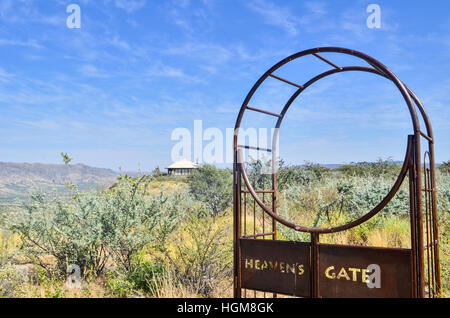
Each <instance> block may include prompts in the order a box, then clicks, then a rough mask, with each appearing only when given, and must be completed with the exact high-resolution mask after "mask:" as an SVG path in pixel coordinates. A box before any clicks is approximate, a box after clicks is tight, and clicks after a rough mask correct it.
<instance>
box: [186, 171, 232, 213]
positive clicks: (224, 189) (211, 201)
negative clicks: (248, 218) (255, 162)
mask: <svg viewBox="0 0 450 318" xmlns="http://www.w3.org/2000/svg"><path fill="white" fill-rule="evenodd" d="M187 181H188V184H189V191H190V193H191V195H192V196H193V198H194V199H195V200H198V201H200V202H202V203H204V204H205V205H206V206H207V207H208V209H209V210H210V211H211V213H210V214H211V215H216V214H218V213H219V212H222V211H224V210H225V209H227V208H228V207H230V206H231V203H232V202H233V187H232V185H233V178H232V173H231V171H230V170H228V169H218V168H216V167H214V166H212V165H204V166H202V167H200V168H199V169H195V170H194V171H193V172H192V173H191V174H190V175H189V176H188V177H187Z"/></svg>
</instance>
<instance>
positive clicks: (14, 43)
mask: <svg viewBox="0 0 450 318" xmlns="http://www.w3.org/2000/svg"><path fill="white" fill-rule="evenodd" d="M6 45H10V46H24V47H32V48H35V49H41V48H42V45H40V44H39V43H38V42H37V41H36V40H28V41H20V40H10V39H0V46H6Z"/></svg>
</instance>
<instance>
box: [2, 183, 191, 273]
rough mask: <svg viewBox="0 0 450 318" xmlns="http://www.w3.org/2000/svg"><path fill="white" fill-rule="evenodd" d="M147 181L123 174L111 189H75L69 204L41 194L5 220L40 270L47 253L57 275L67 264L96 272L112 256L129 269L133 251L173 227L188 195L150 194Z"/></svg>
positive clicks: (43, 265) (100, 269) (162, 237)
mask: <svg viewBox="0 0 450 318" xmlns="http://www.w3.org/2000/svg"><path fill="white" fill-rule="evenodd" d="M148 181H149V180H148V178H146V177H141V178H139V179H133V178H122V179H121V180H119V182H118V183H117V184H116V185H115V187H114V188H113V189H111V190H98V191H92V192H78V191H75V193H74V194H73V197H72V200H71V201H70V202H66V201H62V200H60V199H50V198H48V197H47V196H45V195H44V194H42V193H39V194H36V195H34V196H33V202H32V203H30V204H25V205H24V207H23V210H22V211H19V212H16V213H12V214H9V215H8V216H7V217H6V220H5V221H6V223H7V224H8V225H9V228H10V229H11V230H12V231H14V232H17V233H19V234H20V236H21V238H22V242H23V249H24V252H25V254H26V255H27V256H28V257H30V258H31V259H33V260H34V261H37V262H38V263H39V264H40V265H41V266H42V267H44V268H47V269H50V266H49V264H48V262H45V261H44V259H45V258H46V257H47V256H48V255H50V256H53V257H54V259H55V260H56V265H57V269H58V271H59V273H60V274H65V272H66V269H67V266H68V265H69V264H76V265H78V266H79V267H80V268H81V271H82V273H85V272H87V271H92V272H94V273H95V274H99V273H101V272H102V271H103V270H104V268H105V266H106V264H107V262H108V261H110V260H112V261H113V262H114V263H115V264H116V265H118V266H120V267H123V268H125V269H126V270H129V269H130V267H131V261H132V256H133V254H134V253H136V252H137V251H139V250H140V249H142V248H143V247H144V246H146V245H148V244H152V243H156V242H159V241H160V240H163V239H164V238H165V237H167V235H168V233H170V232H171V231H173V230H174V229H175V227H176V225H177V222H176V221H177V220H178V218H179V217H180V215H181V214H182V211H180V210H179V207H180V206H183V202H182V201H183V200H184V199H185V197H186V195H184V197H183V195H182V194H180V193H178V192H176V191H175V192H172V193H171V194H170V195H166V194H164V193H161V194H159V195H150V196H148V195H146V185H147V182H148Z"/></svg>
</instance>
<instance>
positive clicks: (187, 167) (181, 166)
mask: <svg viewBox="0 0 450 318" xmlns="http://www.w3.org/2000/svg"><path fill="white" fill-rule="evenodd" d="M197 168H198V165H197V164H195V163H193V162H191V161H189V160H186V159H183V160H180V161H177V162H175V163H172V164H171V165H170V166H168V167H167V168H166V169H167V171H168V173H169V175H174V176H183V175H188V174H190V173H191V172H192V169H197Z"/></svg>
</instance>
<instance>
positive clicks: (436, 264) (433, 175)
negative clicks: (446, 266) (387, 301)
mask: <svg viewBox="0 0 450 318" xmlns="http://www.w3.org/2000/svg"><path fill="white" fill-rule="evenodd" d="M428 149H429V155H430V172H431V178H430V181H431V190H432V192H431V196H432V209H431V213H432V215H433V247H434V255H433V256H434V257H433V258H434V275H435V277H436V278H435V280H436V290H435V292H436V295H437V296H439V295H440V293H441V269H440V264H439V233H438V215H437V199H436V172H435V169H436V165H435V162H434V143H433V142H429V143H428Z"/></svg>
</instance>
